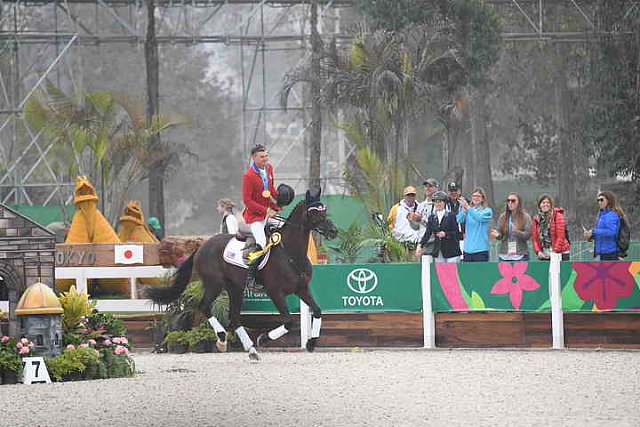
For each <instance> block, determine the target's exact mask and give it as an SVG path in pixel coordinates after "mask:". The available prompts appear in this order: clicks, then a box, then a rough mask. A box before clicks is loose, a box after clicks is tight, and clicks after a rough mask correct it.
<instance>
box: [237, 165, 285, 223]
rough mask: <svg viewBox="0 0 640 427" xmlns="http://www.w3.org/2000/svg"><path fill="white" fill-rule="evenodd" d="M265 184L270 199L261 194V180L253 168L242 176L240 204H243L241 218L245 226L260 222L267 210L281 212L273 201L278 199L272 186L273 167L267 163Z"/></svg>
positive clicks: (250, 167)
mask: <svg viewBox="0 0 640 427" xmlns="http://www.w3.org/2000/svg"><path fill="white" fill-rule="evenodd" d="M266 167H267V184H268V186H269V191H270V192H271V197H264V196H263V195H262V192H263V191H264V189H263V188H262V178H261V177H260V174H259V173H258V172H256V171H255V170H254V169H253V166H249V168H248V169H247V170H246V171H245V173H244V175H242V203H244V211H243V212H242V216H243V218H244V220H245V222H246V223H247V224H251V223H252V222H256V221H262V220H263V219H265V218H266V216H267V208H271V209H274V210H277V211H279V210H281V209H282V208H281V207H279V206H278V205H277V204H276V203H275V199H276V198H277V197H278V193H277V192H276V189H275V185H274V184H273V166H271V164H270V163H267V166H266Z"/></svg>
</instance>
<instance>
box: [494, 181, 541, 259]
mask: <svg viewBox="0 0 640 427" xmlns="http://www.w3.org/2000/svg"><path fill="white" fill-rule="evenodd" d="M491 236H492V237H494V238H495V239H496V240H499V241H500V242H501V243H500V247H499V249H498V258H499V259H500V260H501V261H527V260H528V259H529V247H528V246H527V241H528V240H529V239H530V238H531V217H530V216H529V214H528V213H526V212H525V211H524V208H523V207H522V197H520V195H519V194H517V193H511V194H509V196H508V197H507V204H506V206H505V209H504V212H502V214H501V215H500V218H499V219H498V229H497V230H496V229H491Z"/></svg>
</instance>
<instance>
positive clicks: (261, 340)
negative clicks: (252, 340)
mask: <svg viewBox="0 0 640 427" xmlns="http://www.w3.org/2000/svg"><path fill="white" fill-rule="evenodd" d="M269 341H271V338H269V335H268V334H265V333H264V332H263V333H261V334H260V335H258V339H257V340H256V347H263V346H264V345H265V344H266V343H268V342H269Z"/></svg>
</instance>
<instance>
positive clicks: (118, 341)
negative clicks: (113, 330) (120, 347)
mask: <svg viewBox="0 0 640 427" xmlns="http://www.w3.org/2000/svg"><path fill="white" fill-rule="evenodd" d="M113 342H114V343H115V344H122V341H121V340H120V337H115V338H114V339H113Z"/></svg>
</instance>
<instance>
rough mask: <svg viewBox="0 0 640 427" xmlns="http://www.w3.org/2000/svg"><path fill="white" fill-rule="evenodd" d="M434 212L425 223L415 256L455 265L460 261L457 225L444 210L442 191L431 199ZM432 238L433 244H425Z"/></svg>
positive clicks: (444, 203)
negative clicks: (424, 256) (428, 256)
mask: <svg viewBox="0 0 640 427" xmlns="http://www.w3.org/2000/svg"><path fill="white" fill-rule="evenodd" d="M431 199H432V200H433V204H434V206H435V211H434V213H433V214H431V216H430V217H429V219H428V221H427V227H426V229H425V232H424V234H423V236H422V239H420V244H419V245H418V248H417V249H416V255H417V256H418V258H419V257H421V256H422V255H431V256H433V257H434V259H435V262H437V263H457V262H459V261H460V255H461V254H462V253H461V252H460V246H459V245H458V223H457V222H456V217H455V215H453V213H452V212H450V211H448V210H447V209H446V207H445V206H446V202H447V195H446V194H445V193H444V191H436V192H435V193H433V196H432V197H431ZM432 236H433V238H434V244H433V246H430V247H428V246H427V243H428V242H429V239H430V238H431V237H432Z"/></svg>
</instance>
